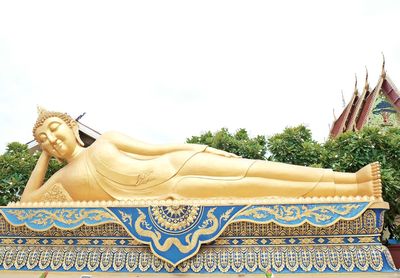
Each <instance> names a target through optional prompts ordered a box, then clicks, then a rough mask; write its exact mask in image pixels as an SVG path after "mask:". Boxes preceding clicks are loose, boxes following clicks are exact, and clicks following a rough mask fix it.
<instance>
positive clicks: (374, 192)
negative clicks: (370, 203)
mask: <svg viewBox="0 0 400 278" xmlns="http://www.w3.org/2000/svg"><path fill="white" fill-rule="evenodd" d="M356 175H357V183H358V192H359V194H360V195H368V196H374V197H376V198H382V183H381V166H380V164H379V162H373V163H371V164H368V165H366V166H364V167H363V168H361V169H360V170H358V171H357V173H356Z"/></svg>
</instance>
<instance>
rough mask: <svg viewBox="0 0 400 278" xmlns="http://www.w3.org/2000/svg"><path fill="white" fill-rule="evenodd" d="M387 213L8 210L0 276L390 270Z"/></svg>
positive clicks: (295, 202) (269, 203) (123, 207)
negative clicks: (14, 272) (22, 272)
mask: <svg viewBox="0 0 400 278" xmlns="http://www.w3.org/2000/svg"><path fill="white" fill-rule="evenodd" d="M386 208H387V204H386V203H383V202H376V201H375V199H374V198H373V197H371V198H370V197H368V198H367V197H365V198H343V197H342V198H326V199H323V198H312V199H285V200H282V199H280V200H278V199H266V200H234V201H233V200H215V201H214V200H202V201H196V200H191V201H131V202H124V203H121V202H101V203H99V202H96V203H90V202H89V203H46V204H43V203H42V204H27V205H24V206H22V204H11V205H10V206H8V207H1V208H0V212H1V216H0V269H9V270H53V271H98V272H107V271H121V272H139V273H140V272H152V273H155V272H157V273H169V272H174V273H238V272H240V273H253V272H256V273H257V272H258V273H260V272H261V271H263V270H266V269H271V270H272V271H273V272H276V273H278V272H282V273H290V272H297V273H299V272H300V273H313V272H348V271H353V272H378V271H379V272H391V271H394V270H395V267H394V265H393V262H392V259H391V257H390V254H389V252H388V250H387V249H386V247H385V246H383V245H382V244H381V242H380V234H381V232H382V225H383V214H384V210H385V209H386Z"/></svg>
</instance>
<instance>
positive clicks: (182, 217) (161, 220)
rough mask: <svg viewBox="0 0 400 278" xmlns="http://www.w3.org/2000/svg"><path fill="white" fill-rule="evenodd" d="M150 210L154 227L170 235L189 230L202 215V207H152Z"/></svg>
mask: <svg viewBox="0 0 400 278" xmlns="http://www.w3.org/2000/svg"><path fill="white" fill-rule="evenodd" d="M149 210H150V213H149V214H150V216H151V220H152V222H153V223H154V225H155V226H156V227H157V228H159V229H161V230H163V231H165V232H168V233H182V232H184V231H187V230H189V229H190V228H192V227H193V226H194V225H195V224H196V223H197V222H198V220H199V219H200V218H201V214H202V209H201V207H200V206H185V205H177V206H151V207H150V209H149Z"/></svg>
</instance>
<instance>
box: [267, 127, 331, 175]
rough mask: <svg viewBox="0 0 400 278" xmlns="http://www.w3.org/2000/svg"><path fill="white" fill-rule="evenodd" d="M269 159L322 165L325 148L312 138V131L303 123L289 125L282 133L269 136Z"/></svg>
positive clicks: (298, 163) (296, 163) (306, 164)
mask: <svg viewBox="0 0 400 278" xmlns="http://www.w3.org/2000/svg"><path fill="white" fill-rule="evenodd" d="M267 148H268V151H269V153H270V156H269V157H268V160H271V161H278V162H284V163H290V164H295V165H303V166H315V167H317V166H321V157H322V155H323V153H324V148H323V147H322V146H321V144H319V143H318V142H316V141H315V140H313V139H312V134H311V131H310V130H309V129H308V128H306V127H305V126H303V125H300V126H297V127H287V128H285V130H284V131H283V132H282V133H278V134H275V135H274V136H272V137H270V138H268V141H267Z"/></svg>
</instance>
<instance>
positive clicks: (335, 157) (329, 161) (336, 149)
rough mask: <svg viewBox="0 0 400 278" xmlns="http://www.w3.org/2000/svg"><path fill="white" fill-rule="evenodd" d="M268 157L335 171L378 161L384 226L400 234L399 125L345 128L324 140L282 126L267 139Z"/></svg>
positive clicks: (300, 127)
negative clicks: (384, 207)
mask: <svg viewBox="0 0 400 278" xmlns="http://www.w3.org/2000/svg"><path fill="white" fill-rule="evenodd" d="M267 146H268V150H269V152H270V157H269V158H270V159H271V160H273V161H279V162H285V163H291V164H298V165H306V166H319V167H323V168H332V169H333V170H335V171H342V172H356V171H357V170H359V169H361V168H362V167H363V166H365V165H367V164H369V163H371V162H374V161H379V162H380V163H381V179H382V187H383V199H384V200H385V201H386V202H388V203H389V205H390V210H388V211H387V212H386V213H385V227H386V228H387V229H388V231H389V232H390V236H391V237H394V238H400V227H399V226H397V227H396V225H395V221H394V219H395V217H396V215H397V216H398V215H400V171H399V170H400V129H399V128H392V129H389V130H386V131H384V132H383V131H382V130H380V129H378V128H368V127H366V128H363V129H362V130H361V131H358V132H346V133H344V134H342V135H341V136H339V137H338V138H335V139H330V140H328V141H327V142H326V143H324V144H319V143H317V142H316V141H314V140H312V136H311V132H310V130H308V129H307V128H305V127H304V126H298V127H294V128H286V129H285V130H284V131H283V132H282V133H279V134H276V135H274V136H272V137H270V138H269V139H268V142H267Z"/></svg>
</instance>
